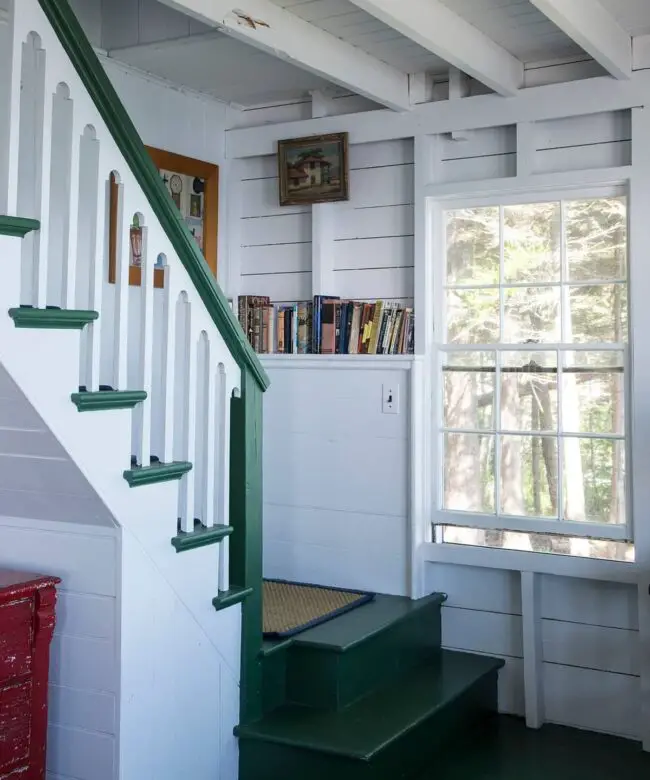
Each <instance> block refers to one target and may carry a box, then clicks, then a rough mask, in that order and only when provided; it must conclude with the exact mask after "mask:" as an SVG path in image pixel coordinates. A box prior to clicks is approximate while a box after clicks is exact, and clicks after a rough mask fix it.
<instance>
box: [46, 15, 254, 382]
mask: <svg viewBox="0 0 650 780" xmlns="http://www.w3.org/2000/svg"><path fill="white" fill-rule="evenodd" d="M38 1H39V3H40V6H41V8H42V9H43V11H44V13H45V15H46V16H47V18H48V20H49V22H50V24H51V25H52V27H53V28H54V31H55V32H56V35H57V37H58V39H59V41H60V42H61V45H62V46H63V48H64V49H65V51H66V53H67V55H68V57H69V58H70V60H71V62H72V64H73V65H74V67H75V70H76V71H77V73H78V75H79V77H80V78H81V80H82V81H83V83H84V86H85V87H86V89H87V90H88V92H89V93H90V96H91V97H92V99H93V102H94V104H95V106H96V108H97V110H98V111H99V113H100V114H101V116H102V119H103V120H104V122H105V123H106V126H107V127H108V129H109V131H110V133H111V135H112V136H113V140H114V141H115V143H116V144H117V146H118V148H119V150H120V152H121V153H122V155H123V156H124V159H125V160H126V162H127V165H128V166H129V168H130V169H131V172H132V173H133V175H134V176H135V178H136V179H137V181H138V184H139V185H140V187H142V190H143V192H144V194H145V195H146V197H147V200H148V201H149V204H150V206H151V208H152V209H153V212H154V214H155V215H156V217H157V218H158V221H159V222H160V224H161V225H162V227H163V229H164V230H165V233H166V234H167V236H168V238H169V240H170V241H171V243H172V246H173V247H174V250H175V251H176V254H177V255H178V257H179V259H180V261H181V263H182V264H183V265H184V266H185V270H186V271H187V273H188V274H189V276H190V279H191V280H192V284H193V285H194V287H195V288H196V290H197V292H198V293H199V295H200V296H201V300H202V301H203V303H204V304H205V307H206V308H207V310H208V312H209V314H210V316H211V317H212V319H213V321H214V324H215V325H216V326H217V328H218V330H219V333H220V334H221V336H222V337H223V340H224V341H225V342H226V345H227V346H228V349H229V350H230V353H231V355H232V356H233V358H234V359H235V360H236V361H237V364H238V365H239V367H240V368H241V369H242V370H248V371H249V372H250V373H251V375H252V376H253V377H254V379H255V380H256V382H257V384H258V385H259V387H260V388H261V390H262V391H264V390H266V388H267V387H268V386H269V378H268V375H267V373H266V371H265V370H264V368H263V367H262V364H261V363H260V361H259V358H258V357H257V354H256V353H255V351H254V350H253V348H252V347H251V345H250V343H249V341H248V339H247V338H246V336H245V335H244V332H243V330H242V329H241V327H240V326H239V322H238V320H237V318H236V317H235V315H234V314H233V312H232V310H231V308H230V305H229V304H228V301H227V300H226V297H225V296H224V294H223V293H222V292H221V290H220V288H219V286H218V285H217V283H216V281H215V279H214V276H213V275H212V271H211V270H210V267H209V266H208V264H207V263H206V261H205V259H204V257H203V254H202V253H201V250H200V249H199V247H198V245H197V243H196V241H195V240H194V238H193V237H192V234H191V233H190V231H189V229H188V228H187V225H186V224H185V222H184V220H183V218H182V216H181V214H180V212H179V211H178V209H177V208H176V206H175V205H174V202H173V201H172V199H171V197H170V195H169V193H168V192H167V189H166V187H165V185H164V184H163V182H162V180H161V178H160V174H159V173H158V170H157V168H156V166H155V165H154V163H153V161H152V160H151V158H150V157H149V154H148V153H147V151H146V149H145V148H144V145H143V143H142V140H141V139H140V136H139V135H138V131H137V130H136V129H135V126H134V124H133V122H132V121H131V118H130V117H129V115H128V113H127V111H126V109H125V108H124V106H123V105H122V101H121V100H120V99H119V97H118V96H117V93H116V91H115V89H114V88H113V85H112V84H111V82H110V80H109V78H108V76H107V75H106V72H105V71H104V68H103V67H102V64H101V62H100V61H99V59H98V58H97V55H96V54H95V52H94V50H93V47H92V46H91V44H90V42H89V40H88V39H87V37H86V34H85V33H84V31H83V29H82V27H81V25H80V24H79V22H78V20H77V17H76V16H75V14H74V12H73V11H72V9H71V8H70V5H69V3H68V0H38Z"/></svg>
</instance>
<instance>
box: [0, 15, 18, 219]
mask: <svg viewBox="0 0 650 780" xmlns="http://www.w3.org/2000/svg"><path fill="white" fill-rule="evenodd" d="M13 38H14V18H13V0H0V214H8V213H9V211H8V208H9V160H10V149H11V140H10V139H11V122H12V115H13V114H14V113H15V112H14V111H13V100H14V99H13V95H14V94H15V95H16V104H17V102H18V94H19V93H18V92H16V93H14V91H13V89H14V86H15V82H14V72H13V68H14V62H13V52H14V46H13V42H14V41H13ZM18 72H20V70H19V71H18Z"/></svg>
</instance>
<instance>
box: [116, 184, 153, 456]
mask: <svg viewBox="0 0 650 780" xmlns="http://www.w3.org/2000/svg"><path fill="white" fill-rule="evenodd" d="M135 194H136V193H135V192H134V186H133V185H132V186H131V187H130V188H127V187H124V186H123V189H122V196H123V197H122V201H123V202H122V208H121V213H120V216H119V218H118V221H117V225H118V235H117V248H118V253H117V255H118V257H117V268H116V273H117V277H116V280H115V322H114V323H113V338H114V342H113V343H114V351H113V387H114V388H115V389H116V390H128V389H129V387H128V369H129V319H130V317H129V297H130V288H129V266H130V257H131V224H132V219H133V214H135V213H136V205H135V203H134V200H133V199H134V195H135ZM144 465H146V464H144Z"/></svg>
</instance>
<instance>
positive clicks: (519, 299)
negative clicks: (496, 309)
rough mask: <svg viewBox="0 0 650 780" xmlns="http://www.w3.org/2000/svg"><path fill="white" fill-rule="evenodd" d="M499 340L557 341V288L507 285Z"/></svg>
mask: <svg viewBox="0 0 650 780" xmlns="http://www.w3.org/2000/svg"><path fill="white" fill-rule="evenodd" d="M504 299H505V310H504V322H503V334H502V341H504V342H505V343H507V344H524V343H526V342H527V341H533V342H538V341H548V342H557V341H560V288H559V287H507V288H506V289H505V290H504Z"/></svg>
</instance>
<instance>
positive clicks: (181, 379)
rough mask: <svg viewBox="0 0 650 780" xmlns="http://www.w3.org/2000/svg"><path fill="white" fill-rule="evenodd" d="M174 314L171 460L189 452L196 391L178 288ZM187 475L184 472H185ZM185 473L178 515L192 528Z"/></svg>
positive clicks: (186, 309) (186, 312)
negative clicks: (190, 421)
mask: <svg viewBox="0 0 650 780" xmlns="http://www.w3.org/2000/svg"><path fill="white" fill-rule="evenodd" d="M175 310H176V317H175V325H176V327H175V336H176V341H175V349H174V374H173V378H172V381H173V387H174V419H173V426H174V448H173V458H172V460H175V461H180V460H187V459H188V453H189V451H190V450H189V435H188V434H189V409H190V407H191V406H193V404H190V400H189V399H190V398H192V397H193V395H194V393H195V392H196V387H195V381H194V380H193V379H192V375H193V374H195V371H196V363H195V354H194V350H193V349H192V347H191V344H192V342H191V325H192V323H191V316H190V315H191V310H190V304H189V303H188V300H187V293H186V292H181V294H180V295H179V296H178V300H177V302H176V307H175ZM185 476H187V475H185ZM185 476H184V477H182V478H181V481H180V485H179V490H178V517H179V519H180V524H181V530H182V531H186V532H190V531H193V530H194V518H193V517H191V515H193V514H194V513H193V512H192V511H190V509H194V502H193V496H192V503H191V504H190V503H189V498H190V496H189V491H188V487H189V484H188V480H186V479H185Z"/></svg>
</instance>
